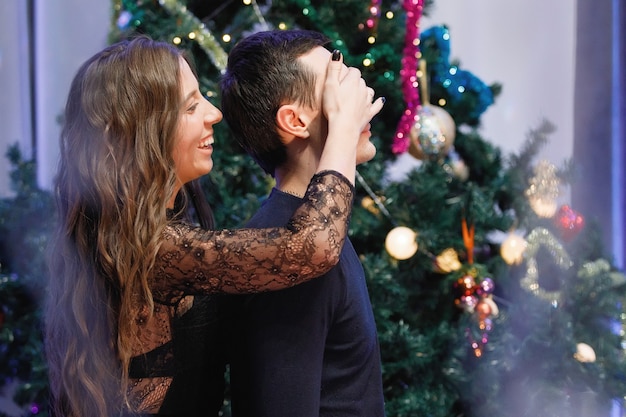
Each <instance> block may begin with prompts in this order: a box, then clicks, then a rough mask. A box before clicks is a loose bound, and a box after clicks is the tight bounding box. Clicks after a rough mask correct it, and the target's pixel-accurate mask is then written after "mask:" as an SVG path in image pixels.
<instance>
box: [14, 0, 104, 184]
mask: <svg viewBox="0 0 626 417" xmlns="http://www.w3.org/2000/svg"><path fill="white" fill-rule="evenodd" d="M2 1H6V0H2ZM11 1H16V2H19V1H23V0H11ZM111 5H112V2H111V1H110V0H35V1H34V13H33V15H34V27H35V30H34V32H35V33H34V36H33V38H34V45H35V48H34V51H35V54H34V55H35V62H34V68H35V93H36V94H35V96H36V101H35V141H36V152H37V165H38V178H37V179H38V181H39V184H40V186H42V187H44V188H49V187H50V185H51V182H52V176H53V173H54V172H55V169H56V164H57V158H58V144H57V143H58V137H59V132H60V125H59V117H60V116H61V115H62V113H63V108H64V106H65V100H66V98H67V93H68V90H69V86H70V83H71V80H72V77H73V76H74V73H75V72H76V70H77V69H78V67H79V66H80V65H81V64H82V62H83V61H85V60H86V59H87V58H89V57H90V56H91V55H93V54H94V53H95V52H97V51H98V50H100V49H102V48H103V47H104V46H106V44H107V34H108V31H109V25H110V20H111V18H110V16H111V7H112V6H111Z"/></svg>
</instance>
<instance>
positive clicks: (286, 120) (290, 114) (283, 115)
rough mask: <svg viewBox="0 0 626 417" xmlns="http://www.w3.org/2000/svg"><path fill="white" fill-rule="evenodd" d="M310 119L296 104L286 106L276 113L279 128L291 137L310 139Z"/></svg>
mask: <svg viewBox="0 0 626 417" xmlns="http://www.w3.org/2000/svg"><path fill="white" fill-rule="evenodd" d="M309 121H310V120H309V117H308V115H307V114H306V113H303V112H302V108H301V107H300V106H297V105H295V104H284V105H282V106H280V108H279V109H278V111H277V112H276V124H277V125H278V128H279V129H280V130H282V131H283V132H285V133H286V134H287V135H289V136H295V137H298V138H308V137H309Z"/></svg>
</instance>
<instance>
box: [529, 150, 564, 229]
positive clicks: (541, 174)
mask: <svg viewBox="0 0 626 417" xmlns="http://www.w3.org/2000/svg"><path fill="white" fill-rule="evenodd" d="M560 186H561V180H559V178H558V177H557V175H556V167H555V166H554V165H552V164H551V163H549V162H548V161H541V162H539V163H538V164H537V165H536V166H535V168H534V176H533V177H532V178H531V179H530V181H529V186H528V188H527V189H526V197H527V198H528V203H529V204H530V207H531V208H532V209H533V211H534V212H535V213H536V214H537V215H538V216H539V217H545V218H550V217H552V216H554V213H556V209H557V202H556V200H557V197H558V196H559V188H560Z"/></svg>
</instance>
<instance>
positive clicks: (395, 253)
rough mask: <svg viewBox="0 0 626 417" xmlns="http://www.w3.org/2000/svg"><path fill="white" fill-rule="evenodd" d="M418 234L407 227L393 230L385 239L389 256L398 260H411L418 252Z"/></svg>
mask: <svg viewBox="0 0 626 417" xmlns="http://www.w3.org/2000/svg"><path fill="white" fill-rule="evenodd" d="M416 239H417V233H415V232H414V231H413V230H411V229H409V228H408V227H405V226H398V227H395V228H393V229H392V230H391V231H390V232H389V233H388V234H387V237H386V238H385V248H386V249H387V252H388V253H389V255H391V256H392V257H394V258H395V259H398V260H405V259H409V258H410V257H411V256H413V255H415V252H417V248H418V245H417V240H416Z"/></svg>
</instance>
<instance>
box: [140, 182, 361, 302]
mask: <svg viewBox="0 0 626 417" xmlns="http://www.w3.org/2000/svg"><path fill="white" fill-rule="evenodd" d="M353 195H354V188H353V186H352V184H351V183H350V181H348V180H347V179H346V178H345V177H344V176H343V175H341V174H338V173H337V172H334V171H325V172H321V173H318V174H316V175H315V176H314V177H313V179H312V180H311V183H310V185H309V188H308V190H307V193H306V195H305V198H304V203H303V205H302V206H301V207H300V208H299V209H298V210H297V211H296V212H295V213H294V215H293V217H292V218H291V220H290V222H289V223H288V225H287V226H286V227H279V228H278V227H277V228H268V229H233V230H216V231H207V230H203V229H201V228H197V227H193V226H191V225H188V224H186V223H175V224H173V225H171V226H169V227H168V228H167V229H166V231H165V233H164V241H163V243H162V246H161V249H160V250H159V254H158V256H157V259H156V262H155V265H154V269H153V270H154V276H153V280H152V282H151V286H152V291H153V294H154V297H155V298H156V299H159V300H163V301H166V300H168V301H171V300H174V299H178V298H180V297H181V296H183V295H186V294H198V293H217V292H225V293H254V292H262V291H272V290H279V289H283V288H287V287H291V286H293V285H297V284H300V283H302V282H305V281H307V280H310V279H312V278H315V277H317V276H319V275H322V274H324V273H326V272H327V271H328V270H330V268H332V267H333V266H334V265H335V264H336V263H337V262H338V261H339V254H340V252H341V248H342V247H343V242H344V240H345V236H346V233H347V230H348V225H349V217H350V213H351V208H352V200H353Z"/></svg>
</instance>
